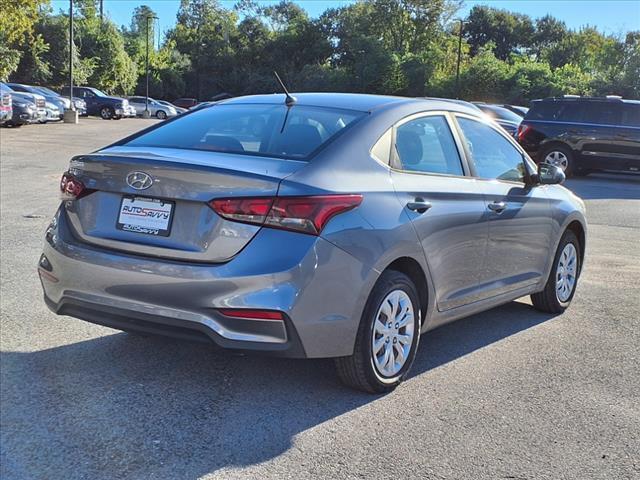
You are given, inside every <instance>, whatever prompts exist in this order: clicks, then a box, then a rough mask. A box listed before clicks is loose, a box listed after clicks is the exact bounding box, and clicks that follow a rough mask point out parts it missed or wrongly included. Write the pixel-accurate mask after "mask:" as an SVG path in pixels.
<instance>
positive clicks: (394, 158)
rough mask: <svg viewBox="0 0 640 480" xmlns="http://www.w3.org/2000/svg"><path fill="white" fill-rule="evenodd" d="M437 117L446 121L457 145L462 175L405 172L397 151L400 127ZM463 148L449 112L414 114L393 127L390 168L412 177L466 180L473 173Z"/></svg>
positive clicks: (438, 111)
mask: <svg viewBox="0 0 640 480" xmlns="http://www.w3.org/2000/svg"><path fill="white" fill-rule="evenodd" d="M435 116H440V117H443V118H444V119H445V122H446V124H447V126H448V127H449V131H450V133H451V136H452V138H453V141H454V143H455V147H456V150H457V152H458V159H459V160H460V166H461V167H462V175H456V174H452V173H436V172H418V171H415V170H405V169H403V168H402V164H401V163H400V158H399V157H398V152H397V151H396V135H397V131H398V127H401V126H402V125H404V124H405V123H408V122H411V121H413V120H417V119H420V118H425V117H435ZM461 147H462V143H461V142H460V139H459V138H458V132H457V129H456V126H455V125H454V124H453V122H452V119H451V112H448V111H445V110H433V111H425V112H418V113H412V114H411V115H408V116H406V117H404V118H402V119H401V120H399V121H397V122H396V123H395V124H394V125H393V127H392V135H391V152H390V155H389V167H390V168H391V169H392V170H394V171H396V172H401V173H404V174H408V175H409V174H410V175H436V176H443V177H453V178H465V177H467V178H468V177H470V176H471V175H470V174H471V171H470V168H469V164H468V163H467V159H466V155H465V153H464V152H463V151H462V150H461Z"/></svg>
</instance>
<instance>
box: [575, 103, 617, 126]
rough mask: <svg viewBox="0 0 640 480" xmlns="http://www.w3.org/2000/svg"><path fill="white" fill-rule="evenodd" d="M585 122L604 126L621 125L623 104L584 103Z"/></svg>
mask: <svg viewBox="0 0 640 480" xmlns="http://www.w3.org/2000/svg"><path fill="white" fill-rule="evenodd" d="M583 105H584V109H583V114H582V115H583V120H582V121H583V122H584V123H593V124H603V125H620V122H621V119H622V104H621V103H619V102H593V101H591V102H583Z"/></svg>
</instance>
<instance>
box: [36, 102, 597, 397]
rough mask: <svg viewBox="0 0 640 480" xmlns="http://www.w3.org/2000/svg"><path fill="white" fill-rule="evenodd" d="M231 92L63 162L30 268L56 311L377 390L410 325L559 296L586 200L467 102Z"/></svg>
mask: <svg viewBox="0 0 640 480" xmlns="http://www.w3.org/2000/svg"><path fill="white" fill-rule="evenodd" d="M296 96H297V99H296V98H293V97H286V98H285V96H284V95H260V96H251V97H240V98H234V99H230V100H225V101H222V102H220V103H218V104H214V105H212V106H208V107H204V108H200V109H199V110H197V111H194V112H191V113H190V114H188V115H185V116H182V117H179V118H177V119H175V120H173V121H171V122H169V123H162V124H158V125H155V126H153V127H151V128H149V129H145V130H143V131H142V132H140V133H137V134H134V135H132V136H130V137H128V138H125V139H124V140H121V141H119V142H117V143H115V144H113V145H111V146H109V147H105V148H103V149H101V150H99V151H97V152H95V153H91V154H87V155H80V156H77V157H74V158H73V159H72V160H71V163H70V166H69V170H68V171H67V172H66V173H64V175H63V177H62V181H61V184H60V188H61V192H62V198H63V200H62V204H61V206H60V209H59V210H58V212H57V213H56V215H55V217H54V219H53V221H52V222H51V225H50V226H49V228H48V230H47V232H46V242H45V245H44V252H43V254H42V256H41V258H40V262H39V267H38V270H39V272H40V277H41V280H42V285H43V288H44V293H45V300H46V303H47V305H48V306H49V307H50V308H51V309H52V310H53V311H54V312H56V313H58V314H61V315H69V316H73V317H77V318H81V319H84V320H88V321H90V322H94V323H98V324H102V325H107V326H110V327H114V328H118V329H122V330H130V331H142V332H148V333H160V334H166V335H171V336H175V337H180V338H191V339H197V340H203V341H207V342H213V343H215V344H217V345H218V346H221V347H224V348H228V349H238V350H243V351H248V350H257V351H261V352H267V353H271V354H276V355H283V356H290V357H305V358H318V357H335V358H336V363H337V371H338V373H339V375H340V377H341V378H342V379H343V380H344V381H345V382H346V383H347V384H349V385H351V386H354V387H356V388H359V389H363V390H366V391H370V392H384V391H388V390H391V389H393V388H394V387H395V386H396V385H398V384H399V383H400V382H401V381H402V380H403V379H404V378H406V377H407V374H408V372H409V368H410V367H411V363H412V361H413V359H414V357H415V355H416V349H417V348H418V340H419V337H420V334H421V333H424V332H426V331H428V330H431V329H433V328H435V327H437V326H438V325H442V324H444V323H447V322H450V321H452V320H455V319H458V318H461V317H465V316H468V315H471V314H474V313H477V312H480V311H483V310H487V309H489V308H492V307H495V306H496V305H500V304H503V303H505V302H509V301H511V300H513V299H516V298H518V297H522V296H524V295H531V297H532V300H533V305H534V307H536V308H537V309H540V310H542V311H545V312H551V313H560V312H562V311H563V310H564V309H566V308H567V307H568V306H569V303H570V302H571V300H572V298H573V295H574V292H575V290H576V284H577V280H578V277H579V275H580V271H581V268H582V262H583V259H584V251H585V238H586V222H585V215H584V204H583V202H582V201H581V200H580V199H579V198H577V197H576V196H575V195H573V194H572V193H571V192H569V191H568V190H566V189H565V188H563V187H562V186H560V185H558V184H559V183H561V182H562V181H563V179H564V175H563V173H562V172H561V171H560V170H559V169H558V168H556V167H553V166H549V165H546V164H543V165H541V166H540V167H539V168H538V169H537V168H536V166H535V164H534V163H533V162H532V161H531V160H530V159H529V158H528V157H527V155H526V154H525V153H524V151H523V150H522V149H521V148H520V147H519V146H518V145H517V144H516V143H515V142H514V140H513V139H512V138H511V137H509V135H508V134H507V133H506V132H505V131H504V130H502V129H501V128H500V127H499V126H498V125H497V124H495V123H493V122H491V121H489V120H487V119H486V117H485V116H484V115H482V114H480V113H478V111H477V110H475V109H474V108H470V107H467V106H465V105H464V104H459V103H454V102H448V101H438V100H424V99H409V98H400V97H384V96H373V95H355V94H314V93H307V94H299V95H296Z"/></svg>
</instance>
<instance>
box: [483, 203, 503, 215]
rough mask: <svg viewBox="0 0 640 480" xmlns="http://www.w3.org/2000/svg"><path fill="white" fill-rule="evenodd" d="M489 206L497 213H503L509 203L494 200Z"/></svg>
mask: <svg viewBox="0 0 640 480" xmlns="http://www.w3.org/2000/svg"><path fill="white" fill-rule="evenodd" d="M487 208H488V209H489V210H491V211H493V212H496V213H502V212H504V211H505V210H506V209H507V204H506V203H504V202H493V203H490V204H489V205H487Z"/></svg>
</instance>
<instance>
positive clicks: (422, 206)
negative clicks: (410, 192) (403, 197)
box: [407, 198, 431, 213]
mask: <svg viewBox="0 0 640 480" xmlns="http://www.w3.org/2000/svg"><path fill="white" fill-rule="evenodd" d="M407 208H408V209H409V210H413V211H414V212H418V213H424V212H426V211H427V210H429V209H430V208H431V203H430V202H427V201H425V200H423V199H421V198H416V199H415V201H414V202H409V203H407Z"/></svg>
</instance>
